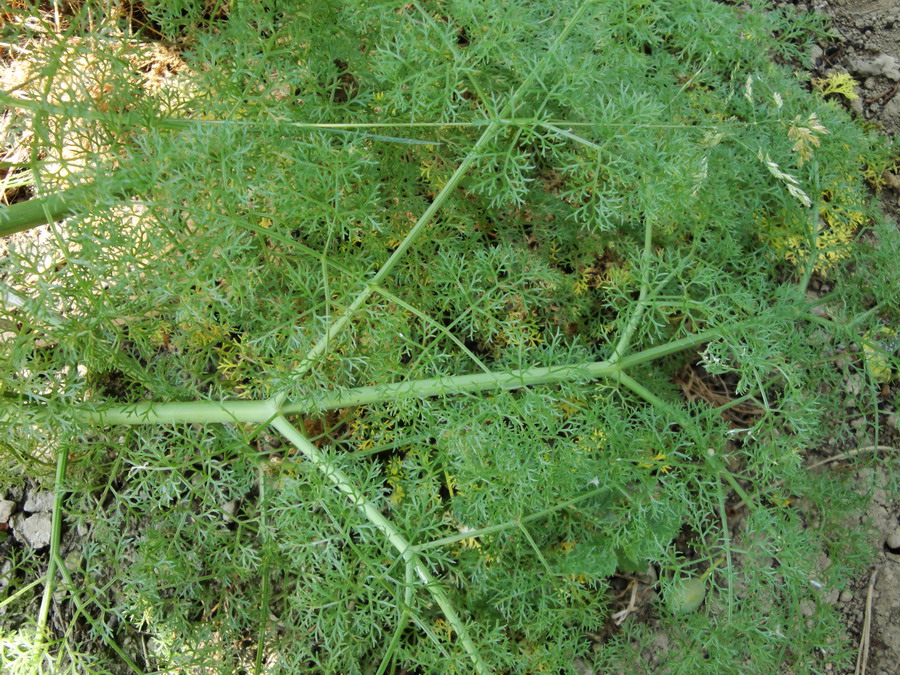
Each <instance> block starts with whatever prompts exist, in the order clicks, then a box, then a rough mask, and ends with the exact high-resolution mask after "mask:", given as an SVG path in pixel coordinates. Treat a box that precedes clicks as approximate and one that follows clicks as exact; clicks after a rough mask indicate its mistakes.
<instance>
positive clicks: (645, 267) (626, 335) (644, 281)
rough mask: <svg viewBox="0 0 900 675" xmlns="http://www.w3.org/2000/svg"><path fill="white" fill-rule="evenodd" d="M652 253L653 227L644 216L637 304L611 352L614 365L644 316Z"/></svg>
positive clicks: (625, 349) (621, 355)
mask: <svg viewBox="0 0 900 675" xmlns="http://www.w3.org/2000/svg"><path fill="white" fill-rule="evenodd" d="M652 252H653V225H652V224H651V219H650V217H649V216H644V253H643V255H642V256H641V291H640V295H639V296H638V301H637V304H636V305H635V306H634V311H633V312H632V314H631V318H630V319H629V320H628V323H627V324H626V325H625V330H624V331H623V332H622V337H621V338H619V343H618V344H617V345H616V348H615V351H613V355H612V356H611V357H610V359H609V360H610V361H611V362H612V363H616V362H617V361H618V360H619V359H621V358H622V357H623V356H624V355H625V352H626V351H627V350H628V347H629V344H630V343H631V337H632V336H633V335H634V331H636V330H637V327H638V324H639V323H640V321H641V317H642V316H643V314H644V309H646V307H647V294H648V293H649V292H650V255H651V253H652Z"/></svg>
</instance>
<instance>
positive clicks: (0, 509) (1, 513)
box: [0, 499, 16, 523]
mask: <svg viewBox="0 0 900 675" xmlns="http://www.w3.org/2000/svg"><path fill="white" fill-rule="evenodd" d="M15 510H16V503H15V502H11V501H9V500H8V499H0V523H5V522H6V521H8V520H9V517H10V516H11V515H12V514H13V512H14V511H15Z"/></svg>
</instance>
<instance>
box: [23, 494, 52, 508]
mask: <svg viewBox="0 0 900 675" xmlns="http://www.w3.org/2000/svg"><path fill="white" fill-rule="evenodd" d="M22 510H23V511H28V512H29V513H49V512H50V511H52V510H53V493H52V492H33V493H31V494H30V495H28V499H26V500H25V506H24V507H23V509H22Z"/></svg>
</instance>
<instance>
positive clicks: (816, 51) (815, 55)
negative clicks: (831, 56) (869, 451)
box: [809, 45, 825, 65]
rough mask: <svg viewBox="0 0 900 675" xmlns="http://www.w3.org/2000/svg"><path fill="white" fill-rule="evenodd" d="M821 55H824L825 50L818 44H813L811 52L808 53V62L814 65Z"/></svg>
mask: <svg viewBox="0 0 900 675" xmlns="http://www.w3.org/2000/svg"><path fill="white" fill-rule="evenodd" d="M823 56H825V50H824V49H822V48H821V47H820V46H819V45H813V46H812V54H811V55H810V58H809V60H810V62H811V63H812V64H813V65H816V63H818V61H819V60H820V59H821V58H822V57H823Z"/></svg>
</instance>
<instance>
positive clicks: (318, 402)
mask: <svg viewBox="0 0 900 675" xmlns="http://www.w3.org/2000/svg"><path fill="white" fill-rule="evenodd" d="M720 335H721V332H720V331H705V332H702V333H697V334H695V335H690V336H688V337H686V338H682V339H680V340H673V341H672V342H669V343H666V344H664V345H660V346H658V347H651V348H650V349H646V350H644V351H642V352H638V353H637V354H632V355H630V356H626V357H624V358H622V359H621V360H620V361H619V362H618V363H611V362H610V361H594V362H589V363H580V364H571V365H563V366H548V367H535V368H525V369H522V370H513V371H507V372H487V373H476V374H472V375H455V376H447V377H434V378H430V379H425V380H409V381H406V382H392V383H389V384H381V385H374V386H370V387H358V388H356V389H348V390H346V391H335V392H329V393H327V394H325V395H322V396H318V397H310V398H309V399H307V400H303V401H296V402H284V403H283V404H282V405H280V406H279V405H277V404H276V402H275V401H273V400H272V399H268V400H264V401H186V402H174V403H158V402H155V401H144V402H141V403H131V404H126V405H119V406H109V407H103V408H100V407H95V406H91V405H84V406H82V407H80V408H78V413H77V414H78V417H79V418H80V419H82V420H84V421H87V422H91V423H92V424H101V425H112V424H182V423H197V424H217V423H222V422H257V423H260V424H265V423H267V422H269V421H270V420H272V418H274V417H275V416H276V415H278V414H279V413H283V414H305V413H311V412H317V411H322V410H337V409H340V408H350V407H354V406H360V405H367V404H371V403H379V402H382V401H391V400H396V399H400V398H407V397H412V398H429V397H432V396H449V395H453V394H465V393H477V392H481V391H491V390H497V389H505V390H513V389H522V388H524V387H531V386H536V385H541V384H557V383H560V382H573V381H578V380H591V379H596V378H600V377H610V378H613V379H616V380H621V378H622V377H624V373H623V371H624V370H625V369H626V368H630V367H632V366H636V365H640V364H642V363H647V362H648V361H652V360H654V359H659V358H663V357H665V356H669V355H671V354H675V353H677V352H679V351H682V350H684V349H690V348H691V347H695V346H697V345H700V344H702V343H704V342H708V341H710V340H712V339H714V338H716V337H718V336H720ZM629 382H633V380H631V379H630V378H628V382H623V383H625V384H626V386H628V383H629ZM6 417H8V416H6ZM6 417H4V415H3V414H2V413H0V420H2V419H5V418H6Z"/></svg>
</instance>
